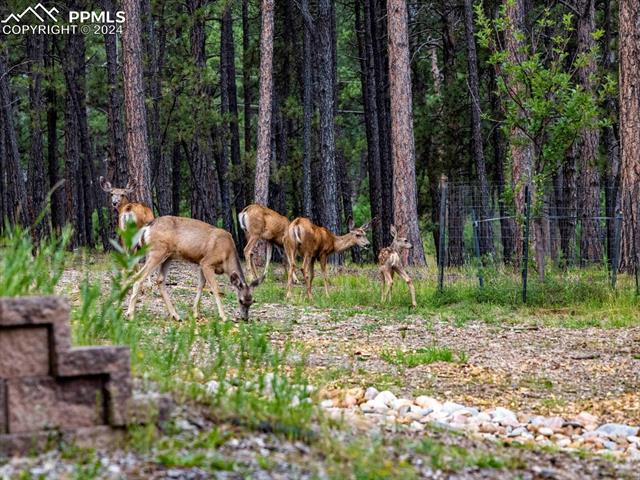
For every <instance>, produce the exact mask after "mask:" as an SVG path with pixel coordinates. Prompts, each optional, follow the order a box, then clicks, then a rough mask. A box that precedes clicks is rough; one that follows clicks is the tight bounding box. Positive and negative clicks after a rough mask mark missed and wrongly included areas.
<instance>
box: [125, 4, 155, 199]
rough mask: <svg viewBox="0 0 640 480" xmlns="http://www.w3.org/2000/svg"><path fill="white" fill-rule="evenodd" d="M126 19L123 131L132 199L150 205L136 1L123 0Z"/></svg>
mask: <svg viewBox="0 0 640 480" xmlns="http://www.w3.org/2000/svg"><path fill="white" fill-rule="evenodd" d="M123 8H124V12H125V16H126V18H127V21H126V23H125V24H124V31H123V34H122V52H123V69H122V70H123V76H124V107H125V125H126V128H125V132H126V145H127V158H128V162H129V163H128V167H129V177H130V179H131V180H133V183H134V191H133V194H132V195H131V200H134V201H138V202H142V203H145V204H146V205H148V206H151V205H152V200H151V166H150V161H149V147H148V138H147V113H146V106H145V102H144V100H145V92H144V83H143V72H142V65H143V64H142V35H141V30H142V24H141V21H140V3H139V2H138V0H123Z"/></svg>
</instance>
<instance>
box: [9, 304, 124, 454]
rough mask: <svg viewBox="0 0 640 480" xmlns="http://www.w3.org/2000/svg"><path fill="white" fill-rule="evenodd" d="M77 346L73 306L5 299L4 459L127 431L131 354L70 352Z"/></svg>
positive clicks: (115, 350)
mask: <svg viewBox="0 0 640 480" xmlns="http://www.w3.org/2000/svg"><path fill="white" fill-rule="evenodd" d="M70 339H71V332H70V329H69V305H68V303H67V301H66V300H64V299H61V298H58V297H28V298H0V453H4V454H14V453H21V452H22V453H24V451H25V450H29V449H31V448H36V449H37V448H39V447H40V446H41V445H44V444H46V443H47V442H48V441H50V440H51V439H52V437H56V436H62V437H64V438H65V439H69V438H75V437H76V436H77V437H78V438H79V439H92V438H93V437H95V439H96V440H97V438H98V437H100V438H104V437H105V434H107V435H108V434H110V433H116V432H117V431H118V430H122V429H121V428H120V427H123V426H125V424H126V421H127V408H128V403H129V400H130V398H131V384H130V377H129V374H130V367H129V349H128V348H126V347H111V346H108V347H82V348H71V341H70Z"/></svg>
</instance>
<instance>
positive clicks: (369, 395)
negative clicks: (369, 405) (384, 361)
mask: <svg viewBox="0 0 640 480" xmlns="http://www.w3.org/2000/svg"><path fill="white" fill-rule="evenodd" d="M378 393H380V392H378V389H377V388H375V387H369V388H367V391H366V392H364V399H365V400H373V399H374V398H376V396H378Z"/></svg>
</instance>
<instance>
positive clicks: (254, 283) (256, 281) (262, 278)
mask: <svg viewBox="0 0 640 480" xmlns="http://www.w3.org/2000/svg"><path fill="white" fill-rule="evenodd" d="M262 282H264V275H262V276H261V277H260V278H256V279H255V280H254V281H253V282H251V283H250V284H249V288H250V289H251V290H253V289H254V288H256V287H257V286H258V285H260V284H261V283H262Z"/></svg>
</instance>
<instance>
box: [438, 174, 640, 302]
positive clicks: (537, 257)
mask: <svg viewBox="0 0 640 480" xmlns="http://www.w3.org/2000/svg"><path fill="white" fill-rule="evenodd" d="M532 190H533V188H532ZM617 196H618V193H617V191H616V189H615V188H608V187H605V186H598V185H593V186H591V185H590V186H585V187H584V188H579V187H578V186H576V185H575V184H574V185H570V186H568V187H566V186H557V185H549V186H547V187H546V188H543V187H538V191H531V190H530V187H524V188H522V189H521V190H520V191H515V192H514V191H512V189H511V188H510V187H508V186H503V185H490V186H488V187H486V188H485V189H482V188H480V185H478V184H477V183H449V182H446V180H444V179H443V181H442V182H441V185H440V205H439V207H440V212H439V218H440V221H439V223H440V225H444V229H442V230H441V232H442V233H443V234H442V235H440V236H439V239H438V242H437V245H436V253H437V258H438V269H439V271H438V285H439V288H440V289H443V288H444V287H445V284H446V278H447V275H446V272H447V271H453V270H456V271H458V272H460V271H462V272H468V273H469V272H474V275H475V276H477V280H478V284H479V286H480V287H483V286H484V282H485V278H484V276H483V270H484V269H487V268H489V267H491V268H495V267H501V266H510V267H512V268H513V271H515V272H517V273H519V274H521V277H522V278H521V281H522V287H523V301H526V286H527V281H528V280H529V273H530V272H529V267H530V266H531V267H533V268H534V269H535V273H536V276H537V277H538V278H539V279H540V280H544V278H545V275H547V270H549V269H552V270H553V271H554V272H555V271H558V270H560V271H566V270H567V269H569V268H578V267H591V268H595V269H602V270H603V271H605V272H607V276H606V278H607V279H608V281H609V283H610V285H611V286H612V287H613V288H615V287H616V282H617V271H618V265H619V263H620V258H619V256H620V235H621V228H622V222H623V217H622V213H621V212H620V210H619V208H618V202H619V199H618V198H617ZM465 266H466V267H472V268H467V269H464V268H462V269H460V268H459V267H465ZM636 272H637V269H636Z"/></svg>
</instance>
